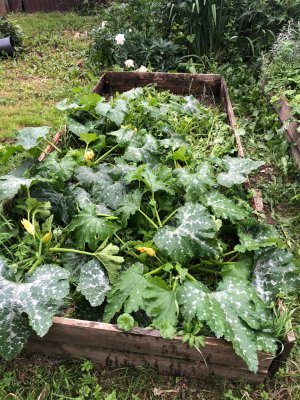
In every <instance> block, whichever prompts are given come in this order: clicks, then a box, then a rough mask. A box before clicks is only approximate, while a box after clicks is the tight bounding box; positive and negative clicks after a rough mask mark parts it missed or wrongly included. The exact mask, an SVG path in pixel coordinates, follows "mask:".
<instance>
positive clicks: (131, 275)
mask: <svg viewBox="0 0 300 400" xmlns="http://www.w3.org/2000/svg"><path fill="white" fill-rule="evenodd" d="M143 272H144V266H143V265H142V264H140V263H136V264H133V265H132V266H131V267H129V268H128V269H127V270H126V271H125V272H123V273H122V274H121V275H120V276H119V278H118V280H117V281H116V283H115V284H114V286H113V288H112V290H111V291H110V293H109V294H108V297H107V303H108V304H107V306H106V308H105V312H104V316H103V321H104V322H110V321H111V320H112V318H113V317H114V316H115V315H116V314H117V313H118V312H120V311H121V309H122V307H123V305H124V312H125V313H127V314H131V313H132V312H134V311H138V310H139V309H142V308H143V307H144V300H143V293H144V288H145V285H146V283H147V281H146V278H145V277H144V275H143Z"/></svg>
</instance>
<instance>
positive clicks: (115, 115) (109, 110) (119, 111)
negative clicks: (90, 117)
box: [95, 99, 128, 126]
mask: <svg viewBox="0 0 300 400" xmlns="http://www.w3.org/2000/svg"><path fill="white" fill-rule="evenodd" d="M127 110H128V106H127V102H126V101H125V100H122V99H117V100H116V101H115V102H114V104H113V105H111V104H109V103H106V102H104V101H102V100H101V101H100V102H99V103H97V105H96V107H95V112H96V113H97V114H99V115H101V116H103V117H105V118H107V119H109V120H110V121H111V122H114V123H115V124H116V125H117V126H121V124H122V123H123V121H124V118H125V115H126V112H127Z"/></svg>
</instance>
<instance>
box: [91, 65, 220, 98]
mask: <svg viewBox="0 0 300 400" xmlns="http://www.w3.org/2000/svg"><path fill="white" fill-rule="evenodd" d="M220 81H221V76H220V75H215V74H210V75H209V74H207V75H205V74H185V73H174V74H169V73H164V72H146V73H144V72H143V73H140V72H106V73H105V74H104V85H103V88H102V91H103V93H104V94H110V93H113V92H124V91H127V90H130V89H132V88H134V87H144V86H147V85H150V84H154V85H156V86H157V88H158V89H159V90H170V91H171V92H172V93H174V94H185V95H187V94H192V95H194V96H195V97H197V98H198V99H200V100H201V99H202V101H203V100H204V99H205V98H206V97H207V98H217V99H219V98H220ZM95 89H96V90H95ZM95 89H94V90H95V92H96V93H99V92H97V86H96V87H95Z"/></svg>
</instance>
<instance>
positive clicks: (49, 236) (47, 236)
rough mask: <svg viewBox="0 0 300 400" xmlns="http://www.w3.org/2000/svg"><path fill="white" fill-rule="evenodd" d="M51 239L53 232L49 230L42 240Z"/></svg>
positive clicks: (48, 240) (44, 241) (45, 241)
mask: <svg viewBox="0 0 300 400" xmlns="http://www.w3.org/2000/svg"><path fill="white" fill-rule="evenodd" d="M51 239H52V232H48V233H46V234H45V235H44V236H43V238H42V242H43V243H49V242H50V240H51Z"/></svg>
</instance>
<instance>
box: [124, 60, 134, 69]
mask: <svg viewBox="0 0 300 400" xmlns="http://www.w3.org/2000/svg"><path fill="white" fill-rule="evenodd" d="M125 66H126V67H127V68H134V61H133V60H131V59H129V60H126V61H125Z"/></svg>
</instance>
